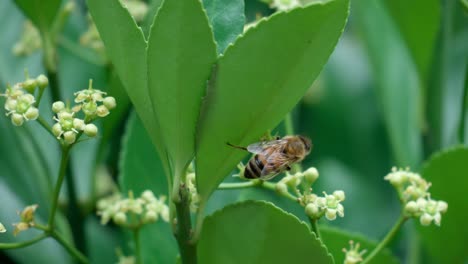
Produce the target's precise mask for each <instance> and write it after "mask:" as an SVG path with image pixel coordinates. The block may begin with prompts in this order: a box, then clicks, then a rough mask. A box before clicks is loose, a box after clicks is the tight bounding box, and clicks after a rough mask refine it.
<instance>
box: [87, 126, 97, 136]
mask: <svg viewBox="0 0 468 264" xmlns="http://www.w3.org/2000/svg"><path fill="white" fill-rule="evenodd" d="M97 132H98V128H97V126H96V125H94V124H87V125H86V126H85V127H84V133H85V134H86V135H87V136H88V137H95V136H96V135H97Z"/></svg>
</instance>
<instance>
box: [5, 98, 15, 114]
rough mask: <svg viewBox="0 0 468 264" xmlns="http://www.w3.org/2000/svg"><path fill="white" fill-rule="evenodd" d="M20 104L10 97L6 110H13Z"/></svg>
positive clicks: (6, 103)
mask: <svg viewBox="0 0 468 264" xmlns="http://www.w3.org/2000/svg"><path fill="white" fill-rule="evenodd" d="M17 105H18V101H17V100H15V99H11V98H8V99H7V100H6V102H5V110H7V111H13V110H15V109H16V106H17Z"/></svg>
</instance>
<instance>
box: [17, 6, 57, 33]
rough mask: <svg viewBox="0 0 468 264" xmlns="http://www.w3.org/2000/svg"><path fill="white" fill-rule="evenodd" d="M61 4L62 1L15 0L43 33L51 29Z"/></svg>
mask: <svg viewBox="0 0 468 264" xmlns="http://www.w3.org/2000/svg"><path fill="white" fill-rule="evenodd" d="M61 2H62V1H61V0H15V3H16V4H17V5H18V7H20V8H21V10H22V11H23V12H24V14H25V15H26V16H27V17H28V18H29V19H31V21H32V22H33V23H34V24H35V25H36V26H37V27H38V28H40V29H41V30H43V31H47V30H49V29H50V26H51V24H52V22H53V21H54V19H55V16H56V15H57V12H58V10H59V8H60V4H61Z"/></svg>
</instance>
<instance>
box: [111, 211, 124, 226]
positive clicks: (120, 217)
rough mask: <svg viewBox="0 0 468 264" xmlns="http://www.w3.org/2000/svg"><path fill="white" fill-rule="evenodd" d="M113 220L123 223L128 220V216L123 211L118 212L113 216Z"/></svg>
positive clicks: (119, 223)
mask: <svg viewBox="0 0 468 264" xmlns="http://www.w3.org/2000/svg"><path fill="white" fill-rule="evenodd" d="M112 220H114V222H115V223H116V224H118V225H123V224H125V223H126V222H127V216H126V215H125V213H123V212H118V213H116V214H115V215H114V217H112Z"/></svg>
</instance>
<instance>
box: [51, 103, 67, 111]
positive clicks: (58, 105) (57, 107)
mask: <svg viewBox="0 0 468 264" xmlns="http://www.w3.org/2000/svg"><path fill="white" fill-rule="evenodd" d="M64 109H65V104H64V103H63V102H62V101H57V102H55V103H53V104H52V111H53V112H54V113H59V112H61V111H63V110H64Z"/></svg>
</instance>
